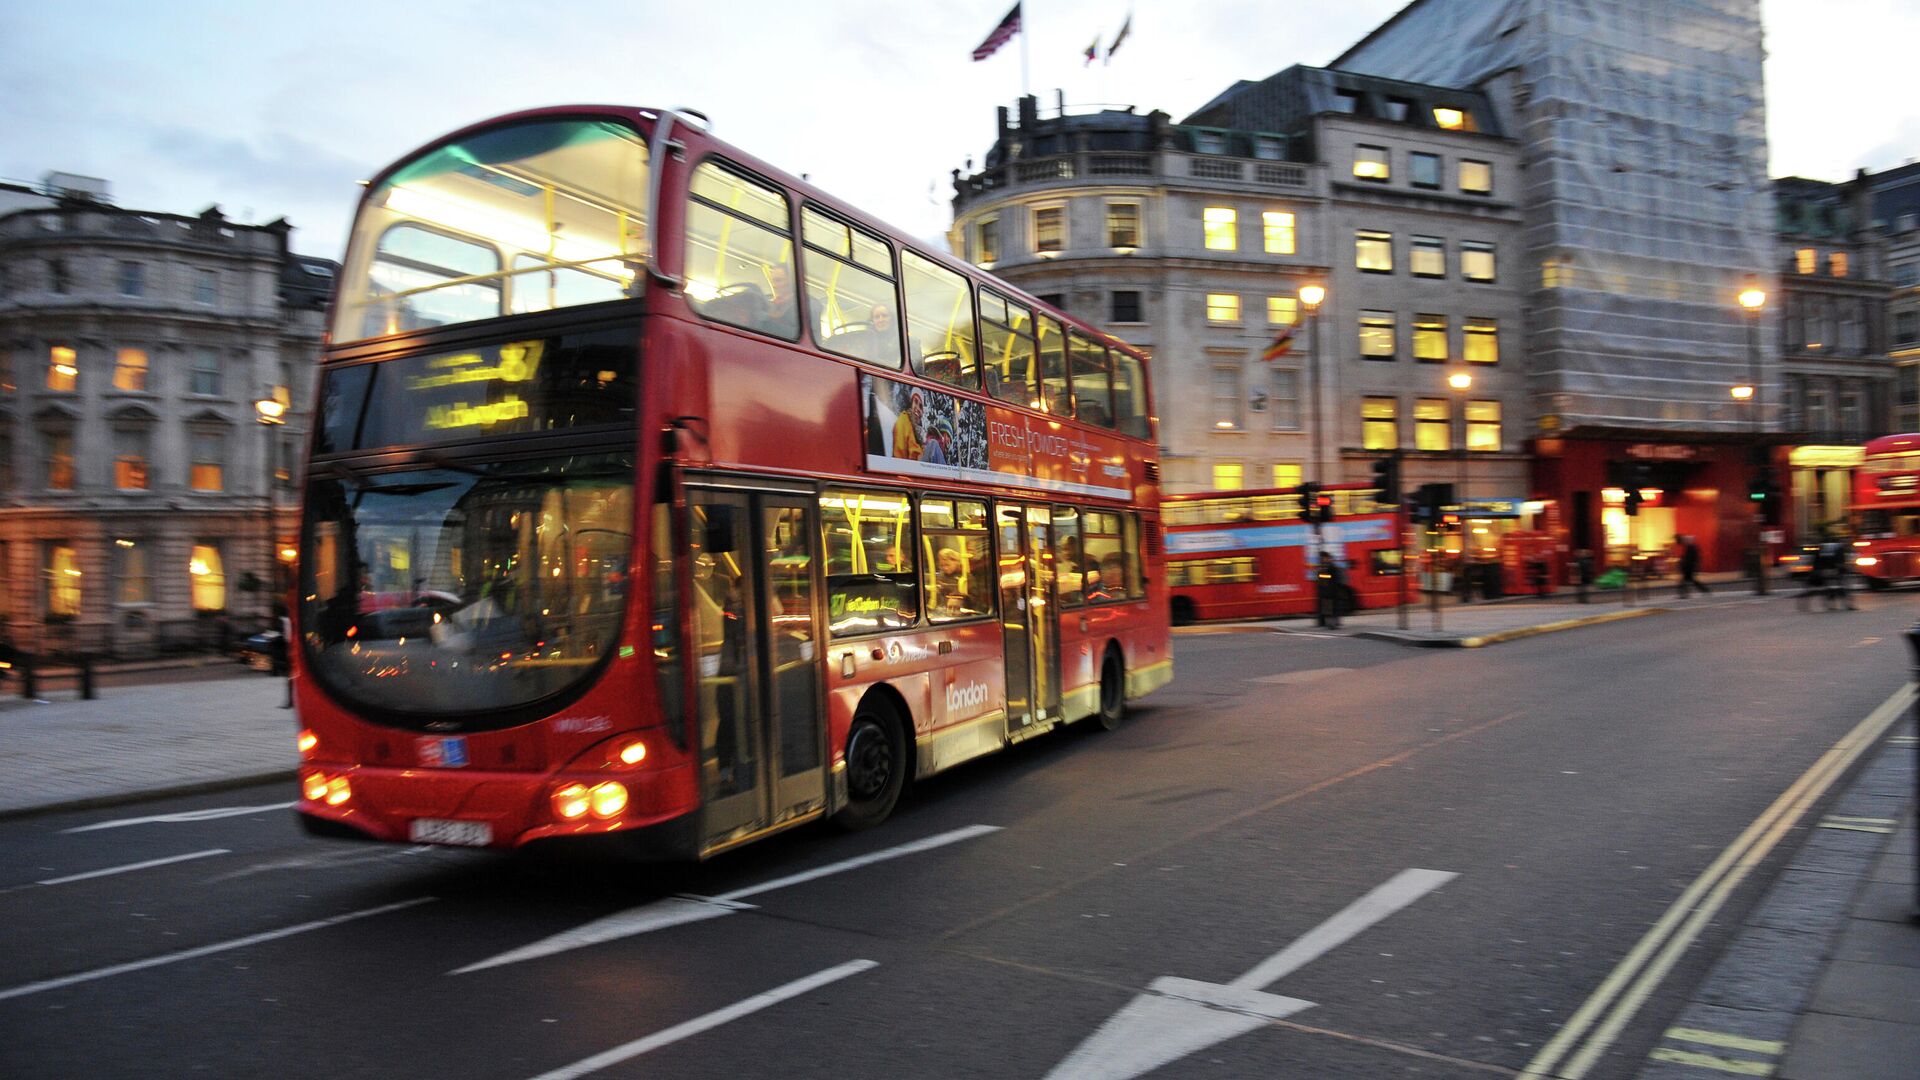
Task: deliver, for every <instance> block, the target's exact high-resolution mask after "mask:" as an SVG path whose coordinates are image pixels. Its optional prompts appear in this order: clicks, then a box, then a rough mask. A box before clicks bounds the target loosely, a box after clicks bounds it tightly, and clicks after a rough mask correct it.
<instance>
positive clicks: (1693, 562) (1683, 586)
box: [1674, 536, 1713, 600]
mask: <svg viewBox="0 0 1920 1080" xmlns="http://www.w3.org/2000/svg"><path fill="white" fill-rule="evenodd" d="M1674 540H1675V541H1677V542H1678V543H1679V544H1680V598H1681V599H1683V600H1684V599H1686V596H1687V587H1688V586H1692V587H1693V588H1696V589H1699V590H1700V591H1701V592H1702V593H1711V592H1713V590H1712V589H1709V588H1707V583H1706V582H1704V581H1701V580H1700V579H1699V578H1698V577H1695V576H1694V575H1696V574H1698V573H1699V572H1700V545H1699V544H1696V543H1694V542H1693V537H1691V536H1676V537H1674Z"/></svg>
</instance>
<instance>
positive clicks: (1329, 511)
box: [1308, 491, 1333, 525]
mask: <svg viewBox="0 0 1920 1080" xmlns="http://www.w3.org/2000/svg"><path fill="white" fill-rule="evenodd" d="M1308 520H1310V521H1313V522H1314V523H1316V524H1320V525H1324V524H1326V523H1327V522H1329V521H1332V520H1333V495H1332V494H1331V493H1329V492H1325V491H1316V492H1314V495H1313V517H1312V518H1310V519H1308Z"/></svg>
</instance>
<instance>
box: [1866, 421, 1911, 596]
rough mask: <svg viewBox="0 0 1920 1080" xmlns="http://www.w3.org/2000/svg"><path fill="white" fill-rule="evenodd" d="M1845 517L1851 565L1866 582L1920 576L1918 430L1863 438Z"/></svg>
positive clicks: (1885, 583) (1882, 583)
mask: <svg viewBox="0 0 1920 1080" xmlns="http://www.w3.org/2000/svg"><path fill="white" fill-rule="evenodd" d="M1849 517H1850V518H1851V521H1852V525H1853V535H1854V540H1853V560H1854V567H1853V568H1854V570H1855V571H1856V572H1857V573H1859V574H1860V575H1861V576H1862V577H1863V578H1865V579H1866V581H1867V583H1868V584H1869V585H1872V586H1874V587H1876V588H1885V587H1886V586H1888V585H1891V584H1893V583H1895V582H1902V581H1915V580H1920V435H1886V436H1883V437H1881V438H1878V439H1873V440H1870V441H1869V442H1868V443H1867V445H1866V447H1865V449H1864V451H1863V454H1862V458H1861V463H1860V468H1859V469H1858V470H1856V471H1855V472H1854V474H1853V506H1852V508H1851V513H1850V514H1849Z"/></svg>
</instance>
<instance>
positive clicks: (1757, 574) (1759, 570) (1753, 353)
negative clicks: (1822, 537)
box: [1733, 275, 1776, 596]
mask: <svg viewBox="0 0 1920 1080" xmlns="http://www.w3.org/2000/svg"><path fill="white" fill-rule="evenodd" d="M1739 300H1740V308H1741V310H1742V311H1744V312H1745V313H1746V316H1747V380H1748V385H1746V386H1736V387H1734V388H1733V396H1734V398H1735V400H1739V401H1746V402H1748V409H1747V429H1748V431H1749V432H1750V433H1751V434H1752V436H1753V452H1752V453H1753V458H1754V462H1755V464H1757V465H1758V466H1759V468H1760V469H1761V470H1762V474H1763V475H1766V476H1769V477H1770V476H1771V473H1772V469H1773V466H1772V464H1771V463H1770V462H1768V461H1767V460H1766V459H1765V457H1764V456H1763V453H1764V451H1763V450H1762V449H1761V441H1760V429H1761V421H1762V416H1761V413H1762V411H1763V410H1764V408H1765V406H1766V395H1765V394H1764V393H1762V392H1761V383H1760V315H1761V313H1762V312H1763V311H1765V310H1766V306H1767V291H1766V290H1765V289H1762V288H1761V287H1760V282H1759V279H1757V278H1754V277H1752V276H1751V275H1749V276H1748V278H1747V281H1746V285H1745V286H1744V287H1743V288H1742V289H1741V290H1740V295H1739ZM1742 391H1745V392H1744V393H1742ZM1765 490H1766V491H1767V492H1768V493H1769V494H1768V498H1774V497H1776V496H1774V495H1773V494H1772V492H1773V491H1774V487H1773V485H1772V484H1771V483H1769V484H1766V485H1765ZM1764 512H1765V503H1764V502H1762V503H1759V504H1756V505H1755V506H1754V508H1753V555H1754V563H1753V565H1754V576H1753V588H1754V591H1755V592H1756V593H1758V594H1759V595H1761V596H1765V595H1767V563H1769V562H1771V561H1772V559H1773V552H1772V551H1771V550H1770V549H1769V546H1768V545H1767V543H1766V542H1765V540H1764V539H1763V538H1762V536H1761V530H1762V529H1763V528H1764V522H1762V520H1761V518H1762V516H1763V514H1764Z"/></svg>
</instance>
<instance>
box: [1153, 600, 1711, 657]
mask: <svg viewBox="0 0 1920 1080" xmlns="http://www.w3.org/2000/svg"><path fill="white" fill-rule="evenodd" d="M1715 595H1725V594H1724V593H1722V592H1720V591H1719V590H1716V591H1715ZM1603 596H1604V597H1606V598H1607V599H1605V600H1603V599H1601V597H1603ZM1669 602H1671V601H1669ZM1669 610H1671V609H1670V608H1668V607H1664V606H1659V605H1655V604H1654V603H1653V602H1652V600H1651V599H1641V598H1639V597H1636V598H1635V601H1634V606H1633V607H1625V606H1623V605H1622V604H1621V603H1620V594H1619V593H1617V592H1614V593H1601V594H1596V595H1595V598H1594V602H1593V603H1589V604H1581V603H1576V602H1574V601H1573V597H1572V596H1571V595H1567V596H1564V597H1556V598H1554V599H1551V600H1544V601H1543V600H1536V599H1520V598H1509V599H1504V600H1496V601H1491V602H1480V603H1472V604H1462V603H1460V602H1459V601H1458V600H1455V599H1454V598H1453V597H1450V596H1449V597H1443V598H1442V599H1441V601H1440V629H1438V630H1435V629H1434V628H1433V621H1434V620H1433V612H1432V610H1431V609H1430V608H1429V607H1427V605H1425V604H1421V605H1419V606H1418V607H1409V608H1408V609H1407V615H1406V621H1407V628H1406V629H1405V630H1402V629H1400V613H1399V612H1398V611H1396V610H1395V609H1393V608H1386V609H1376V610H1371V611H1363V612H1360V613H1358V614H1353V615H1347V616H1344V617H1343V618H1342V619H1341V620H1340V627H1339V628H1338V629H1334V628H1331V627H1321V626H1315V625H1314V623H1313V619H1312V618H1311V617H1309V616H1296V617H1293V618H1287V619H1261V620H1257V621H1249V622H1219V623H1196V624H1194V625H1192V626H1180V627H1175V628H1174V633H1175V634H1179V635H1188V634H1235V633H1272V634H1303V635H1307V636H1311V637H1326V636H1329V635H1339V636H1343V637H1360V638H1373V639H1375V640H1379V641H1397V642H1400V643H1401V644H1403V645H1415V646H1422V647H1427V648H1455V649H1477V648H1480V647H1482V646H1486V645H1495V644H1498V643H1500V642H1502V641H1512V640H1514V639H1515V638H1523V637H1532V636H1533V635H1535V634H1551V633H1556V632H1558V631H1561V630H1573V629H1577V628H1579V627H1582V626H1595V625H1598V624H1600V623H1609V622H1617V621H1619V620H1621V619H1639V618H1644V617H1646V616H1648V615H1661V614H1664V613H1666V612H1667V611H1669Z"/></svg>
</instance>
